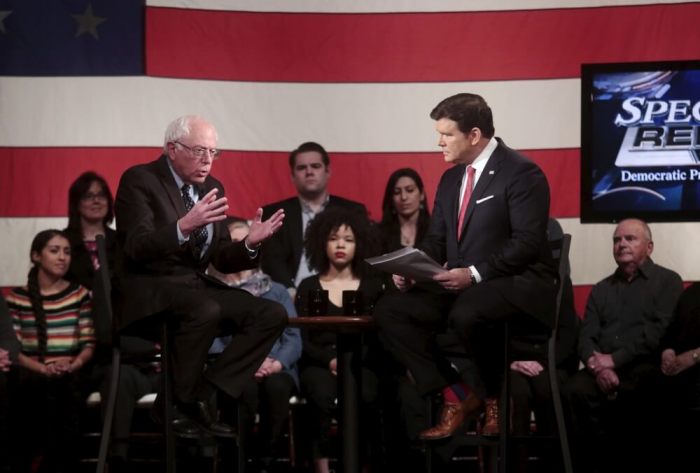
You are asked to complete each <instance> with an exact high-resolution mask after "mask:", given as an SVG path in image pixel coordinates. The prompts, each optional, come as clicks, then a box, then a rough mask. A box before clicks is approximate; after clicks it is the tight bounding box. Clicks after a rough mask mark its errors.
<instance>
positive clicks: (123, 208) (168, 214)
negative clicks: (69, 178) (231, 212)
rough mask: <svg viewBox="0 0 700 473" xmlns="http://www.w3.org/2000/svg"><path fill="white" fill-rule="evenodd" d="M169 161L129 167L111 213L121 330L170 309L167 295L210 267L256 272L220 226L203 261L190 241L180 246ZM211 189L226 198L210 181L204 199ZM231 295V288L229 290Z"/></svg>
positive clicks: (179, 204)
mask: <svg viewBox="0 0 700 473" xmlns="http://www.w3.org/2000/svg"><path fill="white" fill-rule="evenodd" d="M167 159H168V158H167V156H161V157H160V158H159V159H157V160H156V161H152V162H150V163H147V164H141V165H137V166H133V167H131V168H129V169H127V170H126V171H125V172H124V174H123V175H122V178H121V181H120V182H119V189H118V190H117V198H116V201H115V205H114V212H115V215H116V218H117V240H118V250H119V254H118V258H117V263H118V268H117V273H118V276H119V281H118V282H119V290H120V291H121V292H122V296H123V297H121V301H122V304H123V305H121V306H120V307H119V310H118V316H119V317H120V327H121V328H124V327H125V326H127V325H129V324H130V323H132V322H134V321H137V320H139V319H142V318H144V317H148V316H150V315H153V314H157V313H160V312H162V311H165V310H167V309H168V307H169V304H170V297H169V295H170V294H173V293H174V292H175V291H178V290H180V289H181V288H182V287H183V285H184V284H188V282H191V281H192V280H193V279H197V278H204V279H206V280H207V281H211V284H217V283H216V282H214V281H212V280H211V279H209V278H207V277H206V276H204V271H205V270H206V268H207V266H208V264H209V263H210V262H211V263H213V264H214V266H215V267H216V268H217V269H218V270H219V271H221V272H223V273H232V272H236V271H241V270H243V269H248V268H252V267H255V266H256V264H257V261H256V260H251V259H250V257H249V255H248V252H247V250H246V249H245V246H244V243H243V242H238V243H232V242H231V237H230V236H229V233H228V231H227V229H226V228H225V226H224V225H223V224H222V223H221V222H216V223H215V224H214V225H213V227H214V233H213V235H212V241H211V245H210V246H209V248H208V249H207V252H206V254H205V255H204V258H201V259H199V258H197V257H195V255H194V252H193V248H192V245H193V239H192V238H190V240H189V241H188V242H187V243H186V244H184V245H183V246H180V244H179V242H178V238H177V220H178V219H179V218H181V217H182V216H184V215H185V213H186V211H185V204H184V203H183V201H182V195H181V193H180V189H178V188H177V185H176V183H175V179H174V178H173V175H172V173H171V172H170V168H169V167H168V163H167V161H166V160H167ZM214 187H216V188H218V189H219V193H218V197H223V196H224V188H223V186H222V184H221V183H220V182H219V181H218V180H216V179H215V178H213V177H211V176H208V177H207V179H206V181H205V182H204V184H202V185H200V186H199V195H200V196H203V195H204V194H206V193H207V192H209V191H210V190H211V189H213V188H214ZM232 290H233V289H232Z"/></svg>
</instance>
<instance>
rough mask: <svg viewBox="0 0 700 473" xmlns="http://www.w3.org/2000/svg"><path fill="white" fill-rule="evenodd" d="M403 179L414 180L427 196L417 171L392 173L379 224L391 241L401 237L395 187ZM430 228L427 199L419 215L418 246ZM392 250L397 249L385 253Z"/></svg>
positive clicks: (409, 170) (410, 169)
mask: <svg viewBox="0 0 700 473" xmlns="http://www.w3.org/2000/svg"><path fill="white" fill-rule="evenodd" d="M402 177H408V178H410V179H413V182H415V183H416V187H418V190H419V191H420V192H421V193H422V194H424V195H425V186H424V185H423V179H421V177H420V174H418V172H417V171H416V170H415V169H413V168H401V169H397V170H396V171H394V172H393V173H391V176H389V180H388V181H387V183H386V188H385V189H384V199H383V200H382V221H381V222H379V227H380V230H381V233H382V235H383V236H384V238H385V239H386V240H391V238H392V236H394V235H399V233H400V232H401V228H400V224H399V216H398V215H397V214H396V209H395V207H394V199H393V197H394V187H395V186H396V183H397V182H398V180H399V179H401V178H402ZM428 227H430V210H429V209H428V199H427V198H426V199H424V200H423V205H422V206H421V209H420V210H419V213H418V222H417V229H416V244H417V243H418V242H420V241H421V240H422V239H423V237H424V236H425V234H426V233H428ZM399 239H400V238H399ZM385 246H386V245H385ZM390 249H396V248H384V250H385V251H388V250H390Z"/></svg>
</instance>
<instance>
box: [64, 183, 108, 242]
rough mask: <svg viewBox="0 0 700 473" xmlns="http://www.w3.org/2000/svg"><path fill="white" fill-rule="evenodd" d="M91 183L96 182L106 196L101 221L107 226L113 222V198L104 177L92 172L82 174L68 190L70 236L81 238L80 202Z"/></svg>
mask: <svg viewBox="0 0 700 473" xmlns="http://www.w3.org/2000/svg"><path fill="white" fill-rule="evenodd" d="M93 182H97V183H98V184H99V185H100V187H102V192H104V193H105V195H106V196H107V215H105V218H104V219H103V220H102V222H103V223H104V224H105V226H106V225H109V224H110V223H111V222H112V220H114V197H112V192H111V191H110V189H109V185H108V184H107V181H106V180H105V178H104V177H102V176H100V175H99V174H97V173H96V172H94V171H87V172H84V173H82V174H81V175H80V176H78V178H77V179H76V180H75V181H73V184H71V186H70V189H69V190H68V228H67V229H68V230H69V231H70V233H71V234H76V235H79V236H80V237H81V238H82V235H83V229H82V224H81V220H80V200H81V199H82V198H83V197H84V196H85V194H87V193H88V191H89V190H90V186H91V185H92V183H93Z"/></svg>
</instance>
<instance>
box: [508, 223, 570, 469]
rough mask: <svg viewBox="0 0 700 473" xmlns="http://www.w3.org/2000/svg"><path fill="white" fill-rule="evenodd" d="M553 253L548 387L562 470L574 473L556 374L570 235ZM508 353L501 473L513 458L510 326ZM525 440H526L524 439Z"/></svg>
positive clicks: (556, 242) (554, 246)
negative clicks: (553, 305) (555, 266)
mask: <svg viewBox="0 0 700 473" xmlns="http://www.w3.org/2000/svg"><path fill="white" fill-rule="evenodd" d="M549 245H550V249H551V250H552V255H553V257H554V259H555V261H556V262H557V263H558V289H557V299H556V313H555V320H554V328H553V329H552V331H551V333H550V335H549V339H548V341H547V367H546V371H547V376H548V378H549V387H550V390H551V393H552V404H553V408H554V416H555V420H556V426H557V429H556V430H557V432H556V437H557V438H558V440H559V448H560V452H561V458H562V466H563V468H564V472H565V473H572V471H573V466H572V462H571V451H570V449H569V440H568V435H567V430H566V422H565V418H564V407H563V404H562V398H561V392H560V391H561V390H560V386H559V377H558V372H557V341H558V331H559V326H560V322H561V320H560V319H561V313H562V298H563V294H564V287H565V285H564V281H565V280H566V279H567V277H568V273H569V250H570V248H571V235H570V234H564V235H563V236H562V238H561V239H559V240H552V241H550V242H549ZM504 331H505V340H506V343H505V344H504V347H505V353H504V359H505V360H506V362H505V366H504V371H503V388H502V389H501V397H500V399H499V413H500V416H499V438H498V443H499V457H500V462H499V472H500V473H505V472H507V471H508V469H507V468H508V462H509V460H510V457H511V434H510V422H509V420H510V415H511V404H510V364H511V361H512V357H511V344H510V343H508V340H510V338H509V335H510V333H509V326H508V324H505V328H504ZM525 440H526V439H525Z"/></svg>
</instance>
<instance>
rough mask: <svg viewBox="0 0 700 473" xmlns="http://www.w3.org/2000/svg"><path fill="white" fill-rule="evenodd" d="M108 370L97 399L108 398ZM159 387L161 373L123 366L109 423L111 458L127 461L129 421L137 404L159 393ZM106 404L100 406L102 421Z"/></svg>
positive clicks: (109, 371) (129, 432) (148, 369)
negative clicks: (110, 430)
mask: <svg viewBox="0 0 700 473" xmlns="http://www.w3.org/2000/svg"><path fill="white" fill-rule="evenodd" d="M111 371H112V370H111V367H110V368H107V369H106V371H105V376H104V377H103V379H102V383H101V385H100V397H101V398H102V399H105V400H106V399H107V396H108V393H109V381H110V379H111ZM159 388H160V374H158V373H155V372H154V371H153V370H152V369H151V368H150V367H143V368H142V367H139V366H135V365H129V364H123V365H122V366H121V371H120V373H119V386H118V387H117V402H116V405H115V408H114V420H113V424H112V442H111V444H110V455H111V456H117V457H122V458H126V456H127V451H128V446H129V436H130V434H131V421H132V419H133V417H134V409H135V408H136V402H137V401H138V400H139V399H140V398H142V397H143V396H145V395H146V394H149V393H154V392H158V389H159ZM106 404H107V403H106V402H103V403H102V418H103V419H104V415H105V412H104V410H105V408H106V407H107V406H106Z"/></svg>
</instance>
